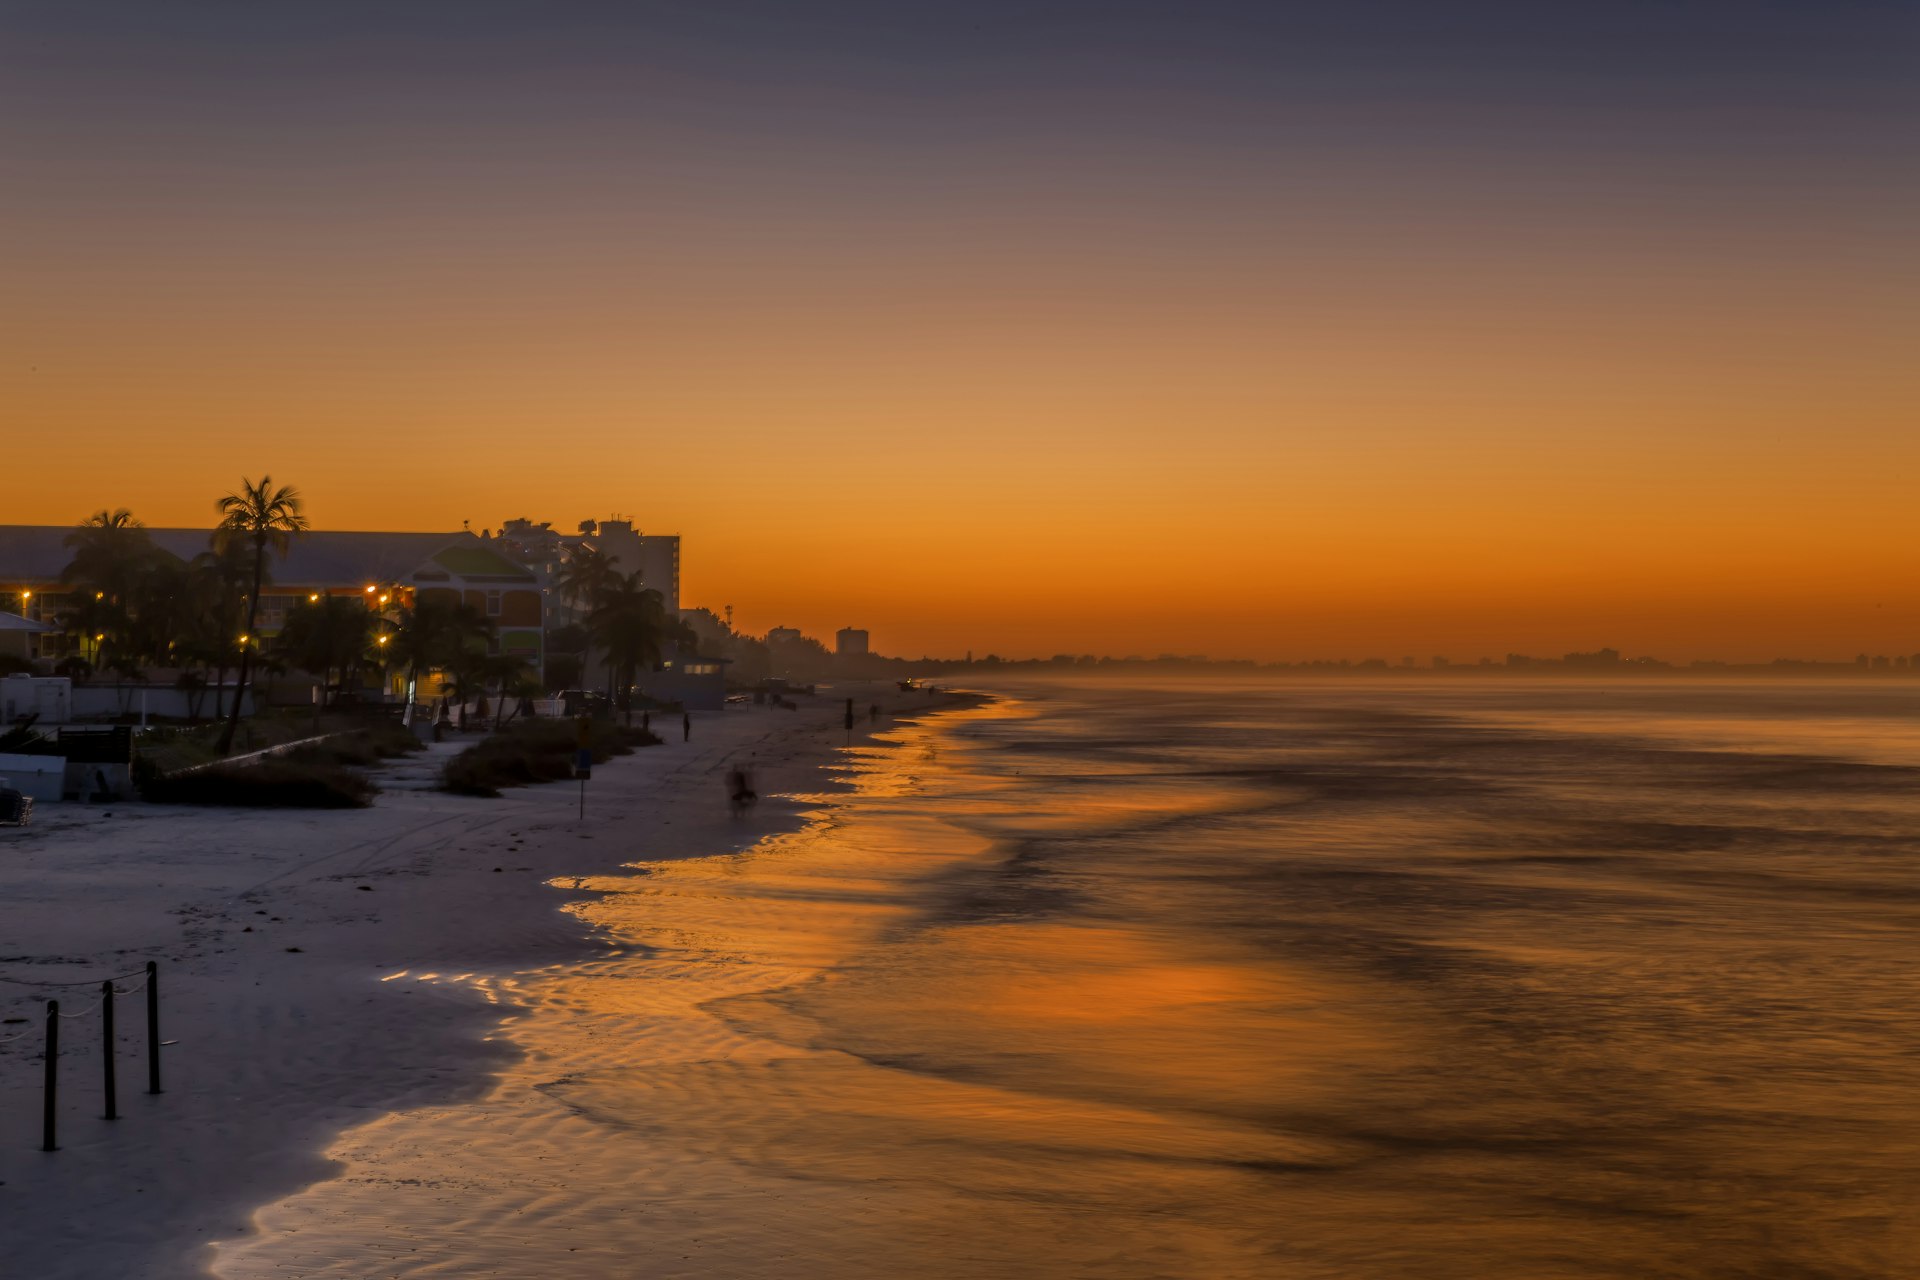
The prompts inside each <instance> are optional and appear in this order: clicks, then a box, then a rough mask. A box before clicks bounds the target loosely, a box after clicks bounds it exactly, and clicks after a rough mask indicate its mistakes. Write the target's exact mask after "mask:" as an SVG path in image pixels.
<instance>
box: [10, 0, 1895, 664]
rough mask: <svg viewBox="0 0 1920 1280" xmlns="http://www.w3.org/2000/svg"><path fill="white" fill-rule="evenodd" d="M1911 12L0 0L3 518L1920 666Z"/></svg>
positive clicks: (1556, 646)
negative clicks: (293, 506) (638, 532)
mask: <svg viewBox="0 0 1920 1280" xmlns="http://www.w3.org/2000/svg"><path fill="white" fill-rule="evenodd" d="M802 8H804V12H802V11H801V9H802ZM1443 10H1444V11H1443ZM1917 34H1920V11H1916V10H1915V9H1913V8H1912V7H1911V6H1907V5H1896V4H1892V3H1872V2H1858V3H1837V4H1824V5H1819V6H1815V5H1809V4H1801V3H1761V4H1752V3H1747V4H1739V5H1735V4H1732V3H1719V2H1714V3H1703V4H1696V5H1689V6H1687V7H1686V8H1685V9H1684V10H1680V9H1676V8H1674V7H1673V6H1667V5H1658V4H1653V3H1641V2H1633V3H1625V4H1614V5H1608V6H1599V5H1570V6H1538V5H1523V4H1519V3H1515V2H1512V0H1505V2H1501V3H1488V2H1473V3H1463V4H1458V5H1449V6H1430V5H1420V4H1415V3H1412V0H1369V2H1366V3H1358V4H1348V5H1341V6H1326V5H1271V4H1251V3H1221V2H1212V3H1196V4H1189V5H1180V6H1171V5H1155V4H1139V3H1125V2H1122V3H1107V4H1098V5H1095V4H1082V3H1061V2H1057V0H1056V2H1053V3H1040V4H1023V5H1018V6H1015V5H1003V4H973V5H966V6H960V5H931V6H913V7H911V10H910V11H908V10H903V9H902V8H900V7H898V6H887V5H878V4H873V3H832V4H823V5H811V6H804V7H795V6H783V5H777V4H773V3H769V2H766V0H753V2H751V3H741V4H733V5H728V6H725V7H724V8H718V7H713V6H695V7H677V6H659V5H642V6H630V5H601V4H580V3H575V4H561V5H540V6H534V5H528V4H518V3H473V4H462V5H447V4H432V3H429V4H417V5H409V6H406V7H405V8H404V9H396V8H394V7H392V6H383V5H372V4H364V3H341V4H333V5H329V6H325V7H317V6H316V7H310V8H304V9H295V8H293V7H285V6H275V7H272V8H270V9H269V8H248V7H240V6H226V5H204V4H196V5H167V6H154V5H141V4H133V3H126V2H124V0H123V2H119V3H100V4H90V5H86V6H60V5H49V4H10V5H4V6H0V159H4V161H5V163H6V165H7V169H8V172H9V174H10V175H11V179H12V180H11V181H9V183H8V189H7V192H6V194H5V196H4V198H0V230H4V232H5V234H6V249H5V250H4V252H5V254H6V261H5V272H6V278H7V281H8V286H9V287H8V295H9V305H8V306H7V307H6V308H5V309H4V311H0V438H3V439H4V442H5V456H6V457H7V459H8V462H9V466H8V468H7V471H8V475H9V477H10V478H12V479H13V480H14V484H13V485H12V486H11V487H10V492H9V496H8V499H7V501H6V504H5V509H4V515H3V516H0V522H8V523H69V522H73V521H77V520H79V519H81V518H83V517H84V516H86V515H87V514H88V513H89V512H91V511H94V510H97V509H99V508H101V507H103V506H107V507H113V506H127V507H130V508H132V509H133V510H134V511H135V512H136V514H138V515H139V516H140V517H141V518H143V519H144V520H146V521H147V522H148V523H150V524H155V525H202V524H205V525H211V523H212V521H213V505H212V504H213V499H214V498H215V497H216V496H218V495H219V494H221V493H224V492H226V491H227V490H229V489H230V488H232V487H233V484H234V482H235V481H236V480H237V479H238V478H239V477H240V476H241V475H242V474H247V475H257V474H259V473H260V472H261V471H263V470H265V471H270V472H272V474H273V475H274V476H275V478H276V479H277V480H280V481H283V482H290V483H293V484H296V485H298V486H300V488H301V489H302V491H303V492H304V493H305V494H306V496H307V498H308V501H309V513H310V515H311V517H312V519H313V520H314V523H315V525H316V527H320V528H335V529H338V528H389V529H419V530H427V529H448V528H458V527H460V525H461V523H462V521H471V522H472V524H473V527H474V528H475V529H479V528H481V527H483V526H484V527H488V528H495V527H498V526H499V524H500V523H501V522H502V521H503V520H506V519H509V518H512V517H516V516H526V517H530V518H532V519H536V520H540V519H551V520H553V521H554V522H555V523H556V524H557V525H560V526H562V527H570V526H571V525H572V523H573V522H574V521H577V520H579V519H582V518H588V517H605V516H607V515H609V514H612V513H616V512H618V513H622V514H625V515H628V516H631V517H632V518H634V519H635V520H636V521H637V522H638V523H639V524H640V525H641V526H642V527H643V528H644V529H647V530H649V531H657V532H673V533H679V534H682V535H683V536H684V537H685V538H686V554H685V564H684V577H683V587H682V596H683V599H684V600H685V601H686V602H688V603H690V604H697V605H705V606H708V607H711V608H714V609H716V610H718V609H719V608H721V607H722V606H724V605H726V604H732V605H734V606H735V609H736V621H737V622H738V623H739V624H740V625H741V626H742V627H743V628H745V629H747V630H750V631H755V632H758V631H764V630H765V629H766V628H767V627H770V626H774V625H783V624H784V625H795V626H800V627H802V628H803V629H805V630H807V631H809V632H811V633H814V634H830V633H831V632H832V630H833V629H835V628H837V627H840V626H845V625H853V626H860V627H866V628H869V629H870V630H871V631H872V632H873V636H874V643H875V646H876V648H878V649H881V650H883V651H885V652H888V653H896V654H909V655H917V654H919V653H922V652H927V653H934V654H957V653H959V652H962V651H964V650H966V649H968V648H971V649H974V650H975V651H976V652H979V653H984V652H986V651H988V650H990V649H991V650H996V651H998V652H1000V653H1002V654H1006V655H1016V656H1029V655H1045V654H1049V653H1054V652H1076V653H1077V652H1092V653H1112V654H1123V653H1128V652H1138V653H1145V654H1154V653H1159V652H1179V653H1199V652H1205V653H1208V654H1211V655H1212V656H1215V657H1254V658H1262V659H1269V658H1281V659H1289V660H1298V659H1308V658H1316V657H1342V656H1346V657H1362V656H1369V655H1378V656H1382V657H1386V658H1388V659H1390V660H1394V661H1397V660H1398V659H1399V658H1400V657H1401V656H1402V655H1405V654H1412V655H1416V656H1418V657H1420V658H1421V659H1422V660H1423V661H1424V660H1425V659H1426V658H1427V657H1428V656H1429V655H1432V654H1436V653H1438V654H1446V655H1449V656H1451V657H1454V658H1456V659H1458V660H1472V659H1474V658H1477V657H1480V656H1498V655H1500V654H1503V653H1505V652H1508V651H1510V650H1517V651H1523V652H1533V653H1537V654H1541V655H1552V654H1558V653H1562V652H1566V651H1569V650H1579V649H1592V648H1595V647H1598V646H1600V645H1612V646H1614V647H1616V648H1619V649H1621V650H1623V651H1625V652H1628V653H1630V654H1635V655H1637V654H1642V653H1651V654H1655V655H1658V656H1660V657H1663V658H1666V659H1669V660H1672V661H1686V660H1689V659H1692V658H1695V657H1719V658H1728V659H1734V660H1765V659H1769V658H1772V657H1775V656H1787V655H1792V656H1805V657H1819V658H1843V657H1850V656H1851V655H1852V654H1853V653H1855V652H1856V651H1858V650H1861V649H1868V650H1873V651H1876V652H1887V653H1911V652H1913V651H1915V650H1916V649H1920V591H1917V590H1916V587H1915V584H1916V583H1917V582H1920V539H1916V538H1915V537H1913V536H1912V534H1913V526H1912V517H1911V510H1912V505H1913V495H1912V488H1913V482H1912V477H1913V475H1914V474H1916V463H1920V439H1917V438H1916V433H1915V432H1914V429H1913V424H1914V422H1915V421H1916V419H1915V415H1914V410H1915V408H1916V407H1920V395H1916V392H1917V391H1920V376H1916V373H1915V371H1914V363H1913V361H1912V359H1911V354H1910V353H1911V350H1912V348H1913V337H1914V316H1915V314H1916V311H1915V308H1914V305H1913V304H1914V302H1915V297H1916V293H1915V284H1916V280H1915V269H1916V263H1915V259H1914V255H1913V254H1912V253H1911V249H1910V245H1909V244H1908V239H1909V237H1910V230H1909V229H1910V227H1911V226H1912V225H1913V218H1914V215H1915V213H1916V212H1920V209H1917V208H1916V206H1920V200H1916V195H1920V180H1917V179H1916V176H1915V171H1914V168H1913V166H1912V163H1911V158H1912V155H1913V154H1914V152H1913V144H1914V143H1915V141H1916V140H1920V139H1916V133H1917V132H1920V129H1917V128H1916V123H1915V122H1916V120H1917V119H1920V116H1916V113H1915V107H1916V106H1920V102H1917V101H1916V98H1920V90H1916V87H1915V86H1916V83H1920V82H1916V79H1915V77H1914V74H1913V73H1914V71H1915V70H1916V66H1915V62H1916V59H1915V52H1916V48H1917V47H1920V46H1917V45H1916V41H1915V36H1916V35H1917ZM23 476H26V477H31V483H29V484H24V485H23V484H21V483H20V480H19V478H20V477H23Z"/></svg>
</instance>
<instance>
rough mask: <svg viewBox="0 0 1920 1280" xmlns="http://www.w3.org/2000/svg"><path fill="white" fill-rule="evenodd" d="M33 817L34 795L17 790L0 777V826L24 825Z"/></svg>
mask: <svg viewBox="0 0 1920 1280" xmlns="http://www.w3.org/2000/svg"><path fill="white" fill-rule="evenodd" d="M32 817H33V797H32V796H29V795H26V794H23V793H22V792H19V791H15V790H14V789H13V788H12V787H10V786H8V785H7V780H6V779H5V778H0V827H24V826H26V825H27V822H28V820H29V819H31V818H32Z"/></svg>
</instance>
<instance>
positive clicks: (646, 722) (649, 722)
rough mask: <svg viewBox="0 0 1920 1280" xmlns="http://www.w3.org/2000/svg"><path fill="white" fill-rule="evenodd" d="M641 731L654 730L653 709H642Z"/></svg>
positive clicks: (650, 731) (649, 731)
mask: <svg viewBox="0 0 1920 1280" xmlns="http://www.w3.org/2000/svg"><path fill="white" fill-rule="evenodd" d="M640 732H642V733H652V732H653V712H652V711H642V712H641V713H640Z"/></svg>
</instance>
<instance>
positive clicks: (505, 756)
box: [441, 720, 660, 796]
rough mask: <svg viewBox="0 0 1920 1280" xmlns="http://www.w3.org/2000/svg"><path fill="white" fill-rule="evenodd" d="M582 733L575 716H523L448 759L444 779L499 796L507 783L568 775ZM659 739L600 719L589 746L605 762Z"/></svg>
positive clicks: (458, 789) (473, 792)
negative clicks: (570, 718)
mask: <svg viewBox="0 0 1920 1280" xmlns="http://www.w3.org/2000/svg"><path fill="white" fill-rule="evenodd" d="M579 734H580V730H579V727H578V725H577V724H576V723H575V722H574V721H571V720H523V721H521V722H519V723H518V724H512V725H509V726H507V727H506V728H505V729H503V730H501V731H500V732H499V733H496V734H492V735H490V736H488V737H486V738H483V739H482V740H480V741H479V742H476V743H475V744H474V745H472V746H471V747H468V748H467V749H466V750H465V751H462V752H461V753H460V754H459V755H457V756H455V757H454V758H453V759H451V760H449V761H447V763H446V767H445V768H444V769H443V770H442V772H441V785H443V786H444V787H445V788H446V789H447V790H448V791H452V792H454V793H456V794H458V795H464V796H497V795H499V794H500V788H502V787H525V786H530V785H532V784H533V783H536V782H560V781H563V780H565V779H567V778H571V777H572V776H573V758H574V753H575V752H577V751H578V750H579V749H580V737H579ZM659 741H660V739H659V738H657V737H655V736H654V735H653V734H651V733H649V732H647V731H646V730H644V729H627V728H622V727H621V726H620V725H617V724H613V723H611V722H609V721H605V720H595V721H593V722H592V724H591V725H590V726H589V728H588V742H587V749H588V750H589V751H591V752H592V753H593V761H594V763H595V764H599V763H600V762H601V761H603V760H607V759H611V758H612V757H614V756H624V755H631V754H632V753H633V749H634V748H635V747H644V746H651V745H653V744H654V743H657V742H659Z"/></svg>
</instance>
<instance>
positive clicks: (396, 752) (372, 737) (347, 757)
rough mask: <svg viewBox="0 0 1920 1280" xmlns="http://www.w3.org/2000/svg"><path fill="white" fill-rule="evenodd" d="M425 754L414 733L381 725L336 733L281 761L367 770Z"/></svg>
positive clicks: (289, 754)
mask: <svg viewBox="0 0 1920 1280" xmlns="http://www.w3.org/2000/svg"><path fill="white" fill-rule="evenodd" d="M424 750H426V746H425V744H423V743H422V742H421V741H420V739H418V738H416V737H415V736H414V735H413V731H412V730H411V729H407V728H405V727H403V726H401V725H397V724H380V725H372V726H369V727H368V728H365V729H355V730H353V731H352V732H351V733H337V734H335V735H333V736H332V737H330V738H328V739H327V740H326V741H325V742H315V743H310V744H308V745H307V746H304V747H295V748H294V749H293V750H291V751H288V752H287V753H285V754H284V755H283V756H281V759H283V760H290V761H294V762H296V763H299V764H313V765H320V764H338V765H356V766H358V767H360V768H366V767H368V766H369V765H376V764H379V763H380V762H381V761H383V760H391V759H394V758H395V757H397V756H404V755H408V754H411V753H412V752H415V751H424Z"/></svg>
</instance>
